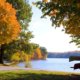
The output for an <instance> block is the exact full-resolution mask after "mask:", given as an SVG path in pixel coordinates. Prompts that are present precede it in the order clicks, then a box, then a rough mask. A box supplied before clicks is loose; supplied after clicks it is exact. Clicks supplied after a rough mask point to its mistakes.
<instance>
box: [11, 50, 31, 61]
mask: <svg viewBox="0 0 80 80" xmlns="http://www.w3.org/2000/svg"><path fill="white" fill-rule="evenodd" d="M30 59H31V55H30V54H27V53H24V52H23V51H18V52H16V53H14V54H13V55H12V56H11V61H13V62H19V61H26V62H27V61H30Z"/></svg>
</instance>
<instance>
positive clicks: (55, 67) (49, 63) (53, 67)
mask: <svg viewBox="0 0 80 80" xmlns="http://www.w3.org/2000/svg"><path fill="white" fill-rule="evenodd" d="M75 63H80V61H72V62H69V59H65V58H47V60H34V61H31V65H32V69H39V70H50V71H66V72H80V69H76V70H74V69H73V68H70V67H73V65H74V64H75ZM18 65H19V66H20V67H22V68H24V66H25V64H24V63H20V64H18Z"/></svg>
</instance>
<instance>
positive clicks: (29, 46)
mask: <svg viewBox="0 0 80 80" xmlns="http://www.w3.org/2000/svg"><path fill="white" fill-rule="evenodd" d="M7 2H9V3H10V4H12V6H13V7H14V8H15V9H16V12H17V15H16V17H17V19H18V21H19V23H20V25H21V32H20V35H19V37H18V38H17V40H16V41H13V42H11V43H9V44H8V45H6V46H5V51H4V54H5V56H4V58H6V59H8V60H9V59H10V56H11V55H13V54H14V53H16V52H20V51H21V52H23V51H24V53H26V54H30V53H32V52H34V50H35V48H36V47H37V46H38V45H37V44H35V43H31V42H30V39H31V38H33V35H32V32H31V31H29V30H28V27H29V22H30V21H31V17H32V10H31V7H30V5H29V3H28V2H27V1H26V0H7ZM21 52H20V54H21Z"/></svg>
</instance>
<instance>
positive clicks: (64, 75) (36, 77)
mask: <svg viewBox="0 0 80 80" xmlns="http://www.w3.org/2000/svg"><path fill="white" fill-rule="evenodd" d="M74 79H75V80H80V73H76V74H75V73H68V72H55V71H54V72H52V71H43V70H14V71H13V70H12V71H0V80H74Z"/></svg>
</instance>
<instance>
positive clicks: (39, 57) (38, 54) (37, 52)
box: [35, 48, 42, 59]
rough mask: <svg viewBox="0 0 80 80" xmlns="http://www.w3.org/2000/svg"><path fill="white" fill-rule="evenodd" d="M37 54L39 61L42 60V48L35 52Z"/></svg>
mask: <svg viewBox="0 0 80 80" xmlns="http://www.w3.org/2000/svg"><path fill="white" fill-rule="evenodd" d="M35 53H36V55H37V58H38V59H41V58H42V54H41V50H40V48H37V49H36V51H35Z"/></svg>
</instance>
